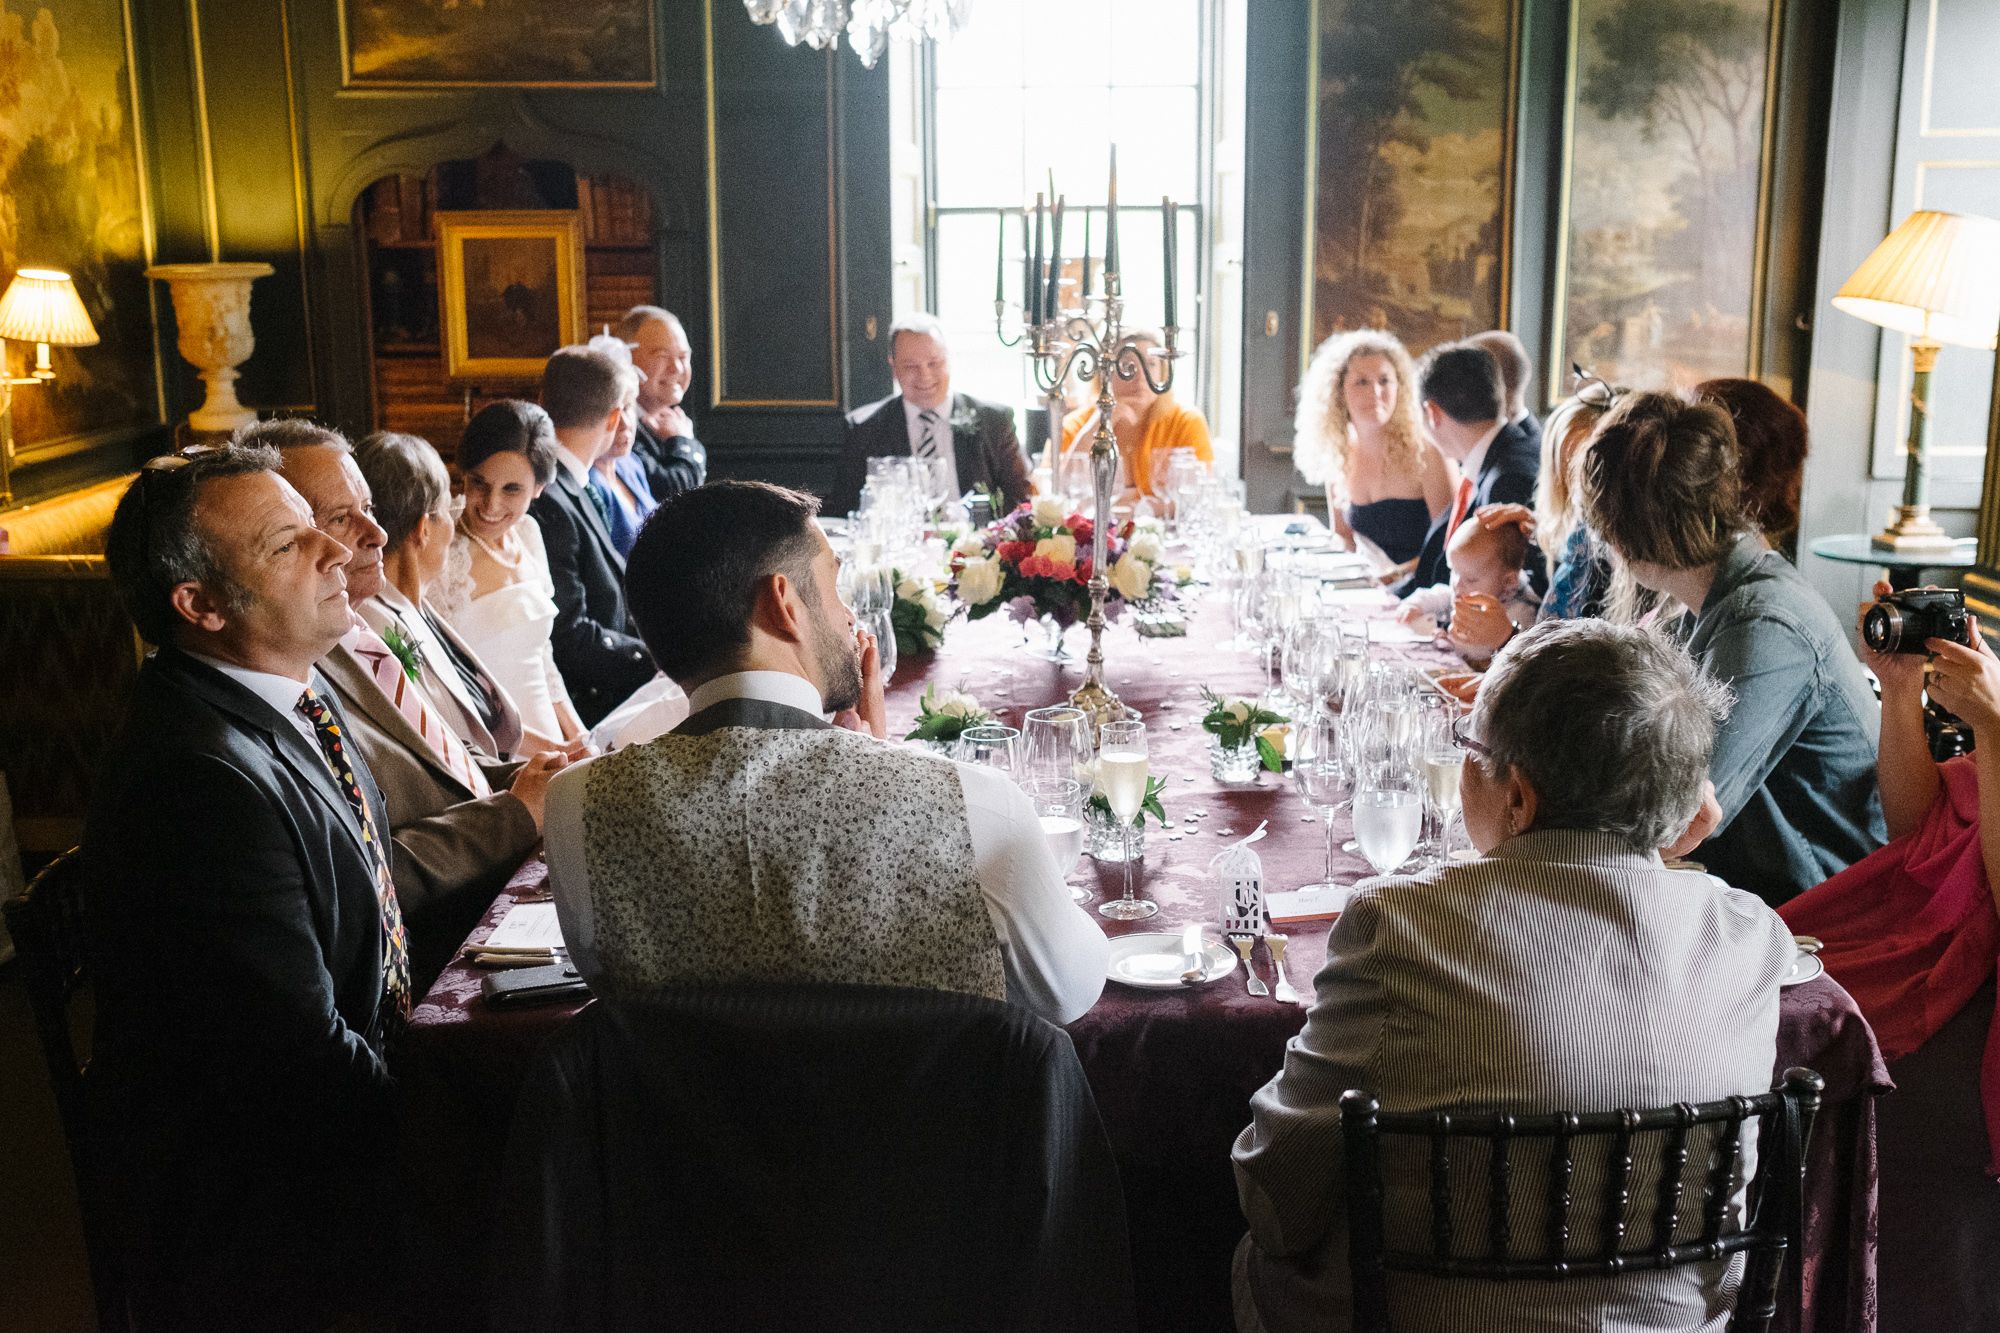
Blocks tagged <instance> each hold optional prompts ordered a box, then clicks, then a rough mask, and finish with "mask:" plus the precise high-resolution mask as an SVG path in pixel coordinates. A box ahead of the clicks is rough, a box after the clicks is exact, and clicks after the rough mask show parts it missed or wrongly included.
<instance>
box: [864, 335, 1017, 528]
mask: <svg viewBox="0 0 2000 1333" xmlns="http://www.w3.org/2000/svg"><path fill="white" fill-rule="evenodd" d="M889 369H890V370H891V371H893V372H894V373H895V376H896V387H897V389H898V390H900V392H898V393H895V394H893V395H891V396H890V397H888V398H884V399H883V400H882V401H880V402H878V403H870V404H868V406H866V407H858V408H856V409H855V410H854V411H852V412H850V413H848V414H847V444H846V447H845V448H844V449H843V450H842V451H841V457H840V476H839V479H838V481H836V482H835V484H834V490H833V494H832V496H831V497H830V498H829V499H828V502H827V508H828V510H829V511H831V512H833V513H835V514H845V513H847V512H849V511H850V510H852V509H855V508H856V507H858V506H859V505H860V503H861V484H862V482H864V481H866V480H867V479H868V460H869V459H871V458H886V457H897V458H902V457H909V456H916V457H934V458H943V459H945V460H946V461H947V462H948V463H949V464H950V465H951V466H950V469H949V471H950V472H951V474H952V475H951V478H950V482H951V494H952V495H954V496H959V495H963V494H965V493H966V492H967V491H970V490H972V489H973V488H974V487H976V486H984V487H986V488H987V489H988V490H991V491H993V492H994V493H996V494H998V495H999V496H1000V497H1001V503H1002V504H1003V505H1004V506H1005V508H1006V509H1008V510H1011V509H1013V508H1014V507H1015V506H1017V505H1019V504H1021V503H1022V502H1023V501H1025V500H1026V499H1027V498H1028V491H1029V487H1028V462H1027V459H1026V457H1025V456H1023V454H1022V453H1021V442H1020V440H1019V439H1018V438H1016V436H1015V434H1014V414H1013V413H1012V412H1011V411H1009V410H1008V409H1007V408H1004V407H1001V406H999V405H998V404H995V403H983V402H981V401H979V400H978V399H977V398H974V397H972V396H970V395H968V394H962V393H953V392H952V391H951V353H950V350H949V349H948V348H946V346H945V341H944V326H943V325H941V324H939V323H938V322H937V320H936V319H935V318H934V317H932V316H930V315H905V316H903V317H902V318H901V319H899V320H897V321H896V322H895V323H894V324H892V325H890V326H889Z"/></svg>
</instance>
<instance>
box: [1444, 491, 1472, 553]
mask: <svg viewBox="0 0 2000 1333" xmlns="http://www.w3.org/2000/svg"><path fill="white" fill-rule="evenodd" d="M1470 508H1472V478H1470V477H1460V478H1459V479H1458V494H1457V495H1455V496H1453V497H1452V501H1451V522H1449V523H1447V524H1445V525H1444V535H1445V536H1446V537H1447V538H1449V537H1450V536H1451V534H1452V533H1454V532H1457V531H1458V525H1459V524H1460V523H1463V522H1464V521H1465V512H1466V511H1467V510H1468V509H1470Z"/></svg>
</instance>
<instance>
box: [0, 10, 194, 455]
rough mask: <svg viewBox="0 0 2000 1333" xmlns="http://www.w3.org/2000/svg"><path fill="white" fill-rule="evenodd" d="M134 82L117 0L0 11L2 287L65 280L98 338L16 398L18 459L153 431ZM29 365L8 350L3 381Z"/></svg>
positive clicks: (60, 357)
mask: <svg viewBox="0 0 2000 1333" xmlns="http://www.w3.org/2000/svg"><path fill="white" fill-rule="evenodd" d="M131 77H132V72H131V66H130V63H129V62H128V60H127V53H126V49H125V13H124V9H123V7H122V5H121V3H120V0H39V2H35V3H30V4H27V5H19V4H15V3H11V2H10V0H0V285H4V282H5V280H6V279H8V278H11V277H12V276H13V274H14V272H15V270H16V269H20V268H24V267H29V268H32V267H46V268H56V269H61V270H63V271H64V272H67V273H68V274H69V275H70V276H71V277H72V278H73V279H74V280H75V283H76V290H77V294H78V295H79V296H81V297H82V298H83V305H84V309H85V310H87V311H88V312H89V313H90V319H91V322H92V323H93V324H95V325H96V326H97V334H98V338H99V339H100V341H99V342H98V343H97V345H96V346H94V347H56V348H52V349H50V350H51V354H52V359H53V364H54V367H55V372H56V378H55V379H54V380H53V381H50V382H48V383H45V384H41V385H37V386H35V387H32V388H23V389H20V390H18V391H17V392H16V393H15V395H14V412H13V421H12V423H11V424H12V434H13V441H14V449H15V452H16V453H17V454H19V455H22V456H32V455H33V454H34V453H36V452H37V451H40V450H45V449H48V448H52V447H54V446H56V445H59V444H63V443H67V442H72V441H75V440H78V439H89V438H95V437H99V436H104V435H108V434H110V433H112V432H116V431H120V430H131V429H136V428H139V427H143V426H147V425H151V424H154V423H156V422H157V421H158V420H159V405H158V396H157V393H156V391H155V388H154V382H153V328H152V315H151V304H150V301H149V293H148V292H147V290H146V288H147V282H146V275H145V268H146V262H147V255H146V227H145V216H144V211H143V203H144V201H143V197H142V196H141V194H140V189H139V147H138V140H137V136H136V134H135V133H134V129H133V123H132V85H131ZM34 353H35V349H34V347H33V346H32V345H27V344H20V343H14V344H9V346H8V349H7V355H8V358H9V362H8V373H9V374H12V375H22V374H25V373H27V369H28V367H29V364H30V363H31V361H32V359H33V357H34Z"/></svg>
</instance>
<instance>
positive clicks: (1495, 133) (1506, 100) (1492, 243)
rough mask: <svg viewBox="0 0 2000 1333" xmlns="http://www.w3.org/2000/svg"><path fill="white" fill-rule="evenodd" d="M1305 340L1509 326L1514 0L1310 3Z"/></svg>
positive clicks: (1434, 335)
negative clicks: (1346, 333) (1353, 332)
mask: <svg viewBox="0 0 2000 1333" xmlns="http://www.w3.org/2000/svg"><path fill="white" fill-rule="evenodd" d="M1316 9H1317V23H1318V26H1317V29H1316V35H1315V44H1314V54H1315V58H1314V61H1313V66H1314V75H1315V77H1314V91H1313V107H1312V113H1313V114H1312V118H1311V125H1312V135H1313V141H1312V153H1311V157H1312V162H1313V168H1314V169H1313V180H1312V188H1311V191H1310V192H1309V194H1308V196H1307V207H1308V209H1309V210H1310V215H1311V216H1310V219H1309V220H1310V224H1311V225H1310V226H1309V227H1308V229H1307V235H1308V236H1309V237H1310V238H1311V246H1310V255H1309V263H1310V265H1311V273H1310V280H1309V282H1308V284H1307V291H1306V300H1307V308H1308V310H1309V311H1310V317H1309V318H1308V320H1307V321H1306V327H1307V328H1308V329H1309V330H1310V338H1311V345H1310V346H1308V347H1306V348H1305V349H1304V351H1305V352H1307V353H1310V352H1311V350H1312V347H1313V346H1317V345H1318V344H1319V342H1320V341H1321V340H1322V339H1324V338H1326V337H1327V336H1329V335H1330V334H1333V333H1338V332H1340V331H1342V330H1345V329H1358V328H1380V329H1387V330H1389V331H1390V332H1392V333H1394V334H1396V335H1397V336H1398V337H1400V338H1401V339H1402V340H1403V341H1404V342H1405V343H1406V344H1408V345H1409V347H1410V349H1411V350H1412V351H1413V352H1421V351H1423V350H1424V349H1426V348H1428V347H1431V346H1433V345H1435V344H1437V343H1441V342H1447V341H1449V340H1451V339H1453V338H1461V337H1464V336H1466V335H1467V334H1471V333H1478V332H1480V331H1481V330H1484V329H1491V328H1496V327H1499V326H1500V325H1501V324H1502V323H1504V321H1505V315H1506V310H1507V299H1508V254H1507V240H1508V233H1509V231H1510V227H1511V218H1512V181H1513V175H1514V103H1515V95H1514V93H1515V71H1516V70H1517V69H1518V68H1519V64H1520V61H1519V59H1518V43H1519V40H1520V37H1519V34H1520V0H1319V4H1318V5H1317V7H1316Z"/></svg>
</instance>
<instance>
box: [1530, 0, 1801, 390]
mask: <svg viewBox="0 0 2000 1333" xmlns="http://www.w3.org/2000/svg"><path fill="white" fill-rule="evenodd" d="M1778 3H1779V0H1575V4H1576V7H1575V9H1574V10H1573V11H1572V13H1573V20H1572V21H1573V23H1574V28H1573V33H1572V49H1571V61H1572V65H1571V76H1570V80H1569V83H1570V102H1569V106H1568V108H1567V116H1568V124H1569V134H1570V139H1569V149H1568V178H1567V180H1566V182H1565V195H1566V228H1565V233H1564V239H1563V245H1564V262H1563V264H1562V266H1561V268H1560V270H1559V273H1560V277H1559V282H1560V284H1561V287H1560V294H1559V296H1558V298H1557V301H1556V310H1555V331H1554V338H1553V340H1552V341H1553V345H1554V347H1555V349H1556V351H1557V355H1558V358H1559V360H1558V364H1560V365H1564V366H1567V365H1568V364H1569V363H1570V362H1572V361H1575V362H1578V363H1581V364H1582V365H1584V366H1586V367H1588V368H1590V369H1591V370H1593V371H1595V372H1596V373H1598V374H1600V375H1602V376H1604V377H1605V378H1606V379H1608V380H1612V381H1615V382H1618V383H1623V384H1629V385H1633V386H1635V387H1663V386H1667V385H1681V386H1687V385H1692V384H1694V383H1697V382H1698V381H1700V380H1703V379H1708V378H1711V377H1714V376H1723V375H1745V374H1751V373H1754V369H1755V368H1754V367H1753V366H1752V365H1751V359H1752V354H1753V350H1754V348H1753V341H1754V340H1753V332H1752V330H1753V328H1754V327H1755V324H1754V321H1755V316H1756V315H1757V304H1756V303H1757V289H1758V285H1759V282H1760V274H1759V272H1758V269H1759V265H1760V255H1761V238H1760V235H1759V231H1760V228H1761V226H1762V196H1763V190H1764V182H1765V173H1766V162H1767V160H1768V156H1769V154H1768V151H1767V144H1766V139H1767V129H1766V126H1767V119H1768V117H1767V107H1766V103H1767V100H1768V94H1769V72H1770V71H1769V62H1770V53H1771V50H1772V42H1773V35H1774V33H1775V31H1776V29H1777V27H1778Z"/></svg>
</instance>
